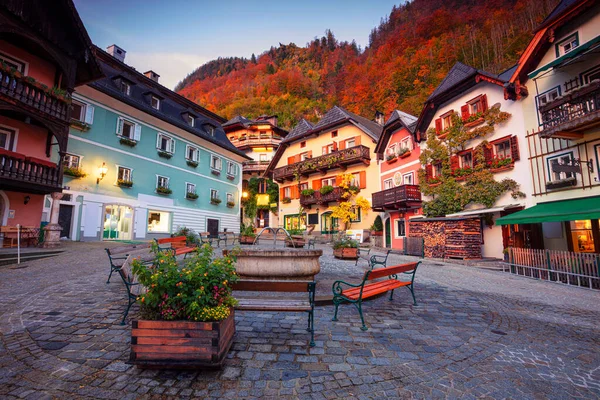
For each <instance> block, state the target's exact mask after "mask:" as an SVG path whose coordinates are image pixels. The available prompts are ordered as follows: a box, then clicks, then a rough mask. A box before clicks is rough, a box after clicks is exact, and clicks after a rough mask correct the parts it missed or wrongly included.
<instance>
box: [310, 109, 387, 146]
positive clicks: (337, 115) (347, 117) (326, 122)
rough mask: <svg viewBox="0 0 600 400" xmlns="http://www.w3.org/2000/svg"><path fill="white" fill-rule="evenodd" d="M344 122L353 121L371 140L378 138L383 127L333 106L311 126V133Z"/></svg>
mask: <svg viewBox="0 0 600 400" xmlns="http://www.w3.org/2000/svg"><path fill="white" fill-rule="evenodd" d="M344 122H353V123H354V124H355V125H356V126H357V127H358V128H359V129H361V130H362V131H363V132H365V133H366V134H367V135H369V136H371V138H372V139H373V140H378V139H379V136H381V131H382V129H383V127H382V126H381V125H379V124H378V123H377V122H375V121H371V120H370V119H368V118H365V117H361V116H360V115H357V114H354V113H352V112H350V111H347V110H344V109H343V108H342V107H339V106H334V107H333V108H332V109H331V110H329V111H327V113H326V114H325V115H324V116H323V117H322V118H321V119H320V120H319V122H317V124H316V125H315V126H314V127H313V128H312V130H311V133H318V132H321V131H323V130H326V129H329V128H331V127H333V126H336V125H340V124H343V123H344Z"/></svg>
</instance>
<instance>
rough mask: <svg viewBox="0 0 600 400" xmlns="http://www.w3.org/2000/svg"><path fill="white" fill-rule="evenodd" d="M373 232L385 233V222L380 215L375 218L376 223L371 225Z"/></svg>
mask: <svg viewBox="0 0 600 400" xmlns="http://www.w3.org/2000/svg"><path fill="white" fill-rule="evenodd" d="M371 230H372V231H375V232H382V231H383V221H382V220H381V217H380V216H379V215H378V216H377V217H375V221H373V225H371Z"/></svg>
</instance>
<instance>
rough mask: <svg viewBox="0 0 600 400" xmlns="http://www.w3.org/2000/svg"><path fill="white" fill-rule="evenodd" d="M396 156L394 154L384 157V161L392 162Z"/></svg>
mask: <svg viewBox="0 0 600 400" xmlns="http://www.w3.org/2000/svg"><path fill="white" fill-rule="evenodd" d="M397 157H398V156H397V155H396V153H394V154H388V155H387V156H385V160H386V161H392V160H395V159H396V158H397Z"/></svg>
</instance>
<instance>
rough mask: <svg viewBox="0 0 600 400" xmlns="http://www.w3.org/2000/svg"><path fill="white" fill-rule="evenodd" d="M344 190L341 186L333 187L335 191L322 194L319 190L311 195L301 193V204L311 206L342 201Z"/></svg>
mask: <svg viewBox="0 0 600 400" xmlns="http://www.w3.org/2000/svg"><path fill="white" fill-rule="evenodd" d="M342 194H344V190H343V189H342V188H340V187H336V188H333V191H332V192H330V193H327V194H321V192H319V191H318V190H317V191H315V192H314V193H313V194H312V195H310V196H304V195H302V194H301V195H300V204H301V205H302V207H306V206H311V205H313V204H325V205H327V204H329V203H334V202H337V201H340V200H341V199H342Z"/></svg>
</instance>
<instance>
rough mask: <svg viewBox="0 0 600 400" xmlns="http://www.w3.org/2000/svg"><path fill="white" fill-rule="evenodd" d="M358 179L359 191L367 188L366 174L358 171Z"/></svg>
mask: <svg viewBox="0 0 600 400" xmlns="http://www.w3.org/2000/svg"><path fill="white" fill-rule="evenodd" d="M358 179H359V180H360V182H359V187H360V188H361V189H365V188H366V187H367V172H366V171H360V172H359V174H358Z"/></svg>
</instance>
